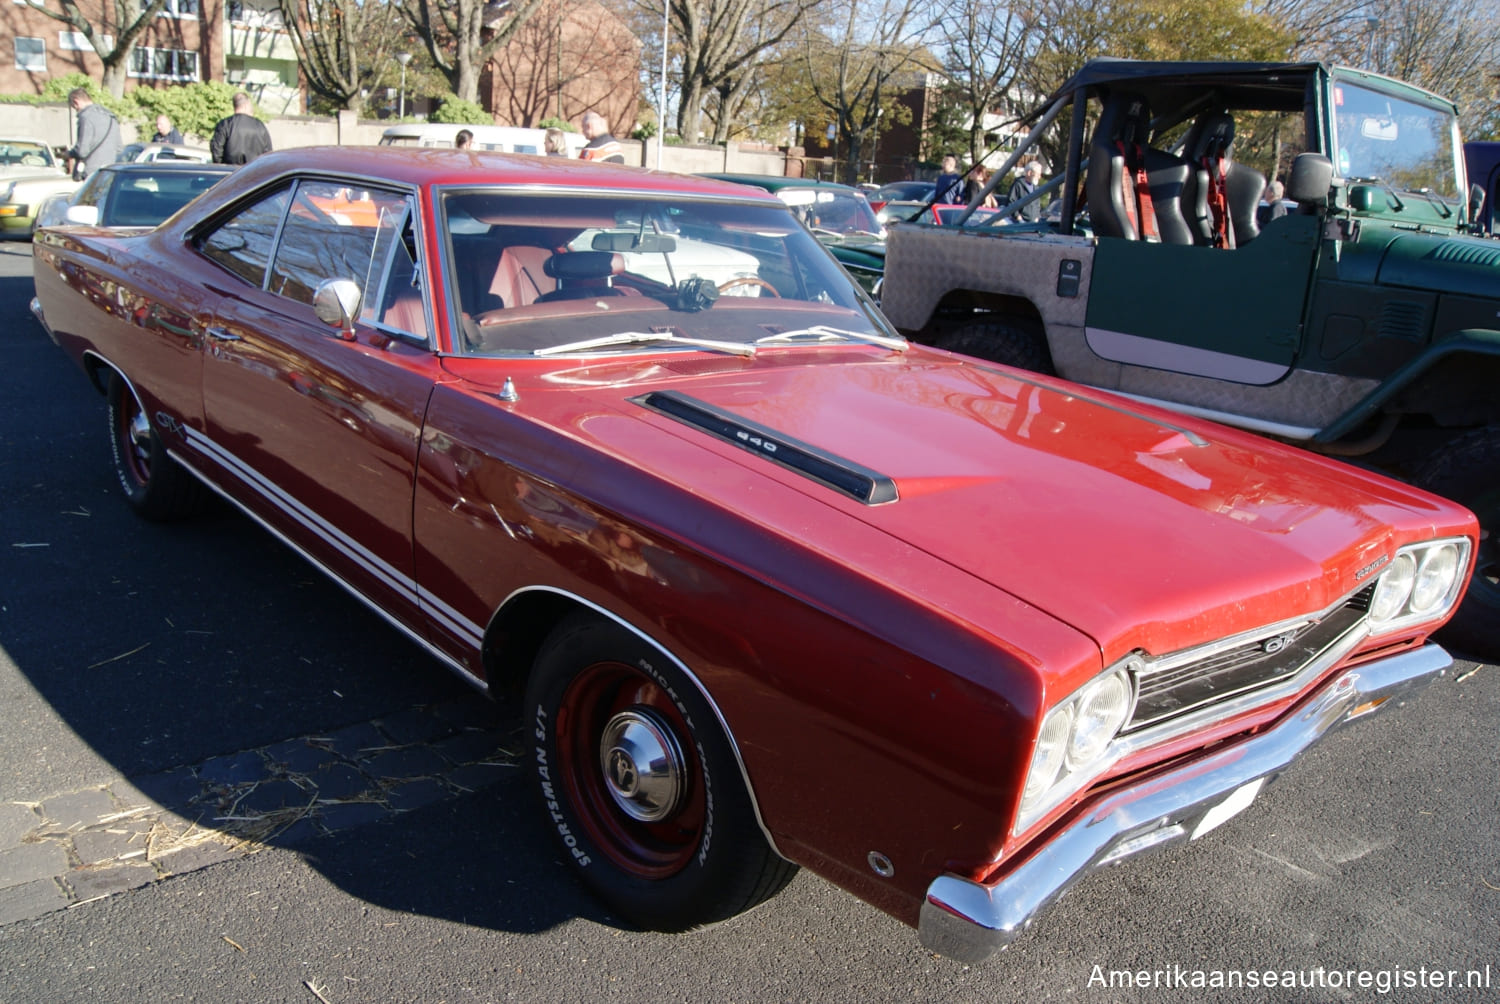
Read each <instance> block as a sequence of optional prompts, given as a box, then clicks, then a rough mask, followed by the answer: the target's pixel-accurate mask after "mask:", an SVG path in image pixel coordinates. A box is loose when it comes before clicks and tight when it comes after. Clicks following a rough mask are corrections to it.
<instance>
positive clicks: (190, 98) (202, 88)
mask: <svg viewBox="0 0 1500 1004" xmlns="http://www.w3.org/2000/svg"><path fill="white" fill-rule="evenodd" d="M234 92H235V88H233V87H231V86H230V85H229V84H226V83H224V82H223V81H220V80H209V81H205V82H204V83H199V84H181V85H178V86H174V87H161V88H156V87H137V88H136V89H135V90H133V91H131V92H130V95H129V96H130V97H132V98H134V99H135V102H136V104H137V105H139V111H138V112H137V114H136V115H135V116H133V121H135V123H136V124H137V125H139V126H141V127H143V128H144V129H145V135H147V136H150V135H151V133H152V132H153V131H155V122H156V116H158V115H165V116H166V117H167V118H169V119H171V120H172V124H173V125H174V126H176V127H177V129H178V131H180V132H181V133H182V135H183V136H188V135H197V136H199V137H201V138H202V139H203V140H204V141H205V142H206V141H207V140H208V138H209V137H210V136H212V135H213V134H214V126H215V125H216V124H217V123H218V121H219V120H220V119H221V118H224V117H225V116H226V115H233V114H234ZM260 117H261V118H267V117H268V116H265V115H260Z"/></svg>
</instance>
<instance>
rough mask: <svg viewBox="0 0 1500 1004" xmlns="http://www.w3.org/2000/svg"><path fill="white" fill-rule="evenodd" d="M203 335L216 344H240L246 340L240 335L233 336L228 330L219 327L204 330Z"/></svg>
mask: <svg viewBox="0 0 1500 1004" xmlns="http://www.w3.org/2000/svg"><path fill="white" fill-rule="evenodd" d="M203 333H204V334H205V335H207V336H208V337H209V339H210V340H211V341H215V342H239V341H243V340H244V339H242V338H241V337H240V336H239V335H235V334H231V333H230V331H229V329H228V328H221V327H219V326H217V325H212V326H210V327H207V328H204V329H203Z"/></svg>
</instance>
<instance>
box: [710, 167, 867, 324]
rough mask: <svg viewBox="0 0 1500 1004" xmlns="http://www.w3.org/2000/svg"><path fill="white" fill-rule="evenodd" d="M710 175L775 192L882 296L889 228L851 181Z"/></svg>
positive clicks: (853, 272)
mask: <svg viewBox="0 0 1500 1004" xmlns="http://www.w3.org/2000/svg"><path fill="white" fill-rule="evenodd" d="M703 177H705V178H716V179H718V180H719V181H730V182H734V183H735V184H737V185H752V186H754V187H756V188H761V189H764V190H765V191H767V192H771V193H772V194H774V195H775V196H776V197H777V198H779V199H780V200H781V201H782V202H784V203H786V204H787V205H788V206H791V207H792V212H793V213H794V214H796V216H797V218H798V219H799V220H801V221H802V222H803V224H804V225H806V226H807V228H808V229H809V230H811V231H812V232H813V234H814V235H815V236H816V237H817V238H818V240H819V241H821V242H822V243H823V244H824V245H825V246H826V247H827V248H828V250H830V251H832V252H833V256H834V257H835V258H837V259H838V260H839V264H840V265H842V266H844V268H845V269H847V270H848V272H849V274H850V275H852V276H854V278H855V279H856V280H857V281H858V282H859V284H860V286H862V287H863V288H864V290H865V292H867V293H869V294H870V295H872V296H874V297H875V298H876V299H877V300H878V299H879V297H880V279H881V276H882V275H884V274H885V227H883V226H881V224H880V221H879V220H878V219H876V218H875V212H874V210H872V209H871V208H870V201H869V199H867V198H866V197H865V193H864V192H861V191H860V190H858V189H856V188H851V187H849V186H848V185H840V184H837V183H835V182H831V181H817V180H814V179H811V178H782V177H777V176H775V175H762V174H705V175H703Z"/></svg>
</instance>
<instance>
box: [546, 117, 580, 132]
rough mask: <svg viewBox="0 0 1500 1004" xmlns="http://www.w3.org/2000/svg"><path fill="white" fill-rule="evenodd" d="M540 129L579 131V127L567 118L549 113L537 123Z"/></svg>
mask: <svg viewBox="0 0 1500 1004" xmlns="http://www.w3.org/2000/svg"><path fill="white" fill-rule="evenodd" d="M536 127H537V128H538V129H561V130H562V131H563V132H577V131H578V127H577V126H575V125H574V124H573V123H571V122H569V121H568V120H567V119H560V118H558V117H557V116H556V115H549V116H547V117H546V118H544V119H542V120H541V121H540V122H538V123H537V124H536Z"/></svg>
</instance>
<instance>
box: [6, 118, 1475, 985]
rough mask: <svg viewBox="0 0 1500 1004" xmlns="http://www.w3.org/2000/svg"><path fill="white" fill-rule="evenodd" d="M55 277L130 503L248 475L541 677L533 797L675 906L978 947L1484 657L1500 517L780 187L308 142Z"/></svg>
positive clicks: (650, 893) (469, 651) (963, 953)
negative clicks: (1186, 382)
mask: <svg viewBox="0 0 1500 1004" xmlns="http://www.w3.org/2000/svg"><path fill="white" fill-rule="evenodd" d="M35 274H36V290H37V300H36V302H35V303H34V305H33V308H34V309H35V310H36V312H37V314H38V316H39V317H41V318H42V319H43V323H44V324H45V325H46V327H47V329H48V330H49V331H50V333H51V335H52V337H53V339H54V340H55V341H56V342H57V343H58V344H59V345H60V346H62V347H63V348H64V349H65V350H66V351H67V352H68V353H69V354H70V355H72V356H73V357H74V358H75V359H76V360H77V361H78V363H79V364H80V366H81V367H82V368H83V370H84V372H85V373H87V374H88V377H89V378H90V379H91V380H92V381H93V383H94V385H95V386H96V387H97V388H98V389H99V390H100V391H101V392H102V394H103V395H104V397H105V399H106V401H107V403H108V409H109V414H110V429H111V432H112V440H111V442H112V446H113V455H114V466H115V469H116V471H117V473H118V476H119V480H120V484H121V486H122V487H123V489H124V493H125V496H126V498H127V499H128V500H129V502H130V504H131V505H132V506H134V507H135V508H136V509H137V510H138V511H139V512H140V514H141V515H142V516H144V517H147V518H151V519H167V518H175V517H181V516H185V515H188V514H190V513H191V512H192V511H193V509H194V508H195V507H196V506H197V505H198V504H199V503H200V502H201V501H203V499H204V497H205V494H206V491H212V492H216V493H218V494H219V495H221V496H223V497H224V498H226V499H228V500H230V501H231V502H233V503H234V504H235V505H237V506H238V507H240V508H241V509H242V510H244V512H246V513H247V514H248V515H249V516H250V517H251V518H253V519H255V520H256V521H257V522H259V523H260V524H262V525H263V526H264V527H265V528H266V529H267V530H268V531H270V533H272V534H273V535H275V536H276V537H277V538H278V539H280V540H281V541H283V542H284V543H285V544H286V545H287V546H289V547H291V548H293V549H295V550H296V551H297V552H299V553H300V554H302V555H303V556H304V557H306V558H307V559H308V560H309V561H310V562H312V563H313V564H314V565H316V566H317V567H318V568H319V569H321V570H322V571H323V572H325V573H326V574H327V575H328V576H330V577H331V578H332V579H334V580H335V581H336V582H338V583H339V584H340V585H341V586H343V587H344V588H345V589H347V590H348V591H349V592H350V593H352V594H354V595H355V596H356V597H358V598H359V599H361V600H362V601H364V602H365V603H366V604H368V605H369V607H370V608H371V609H373V610H375V611H376V612H378V613H379V614H380V615H381V616H383V617H385V618H386V619H387V620H388V621H390V622H391V623H392V624H393V625H395V626H396V627H397V628H398V629H400V630H401V631H402V632H404V633H405V634H406V635H408V636H409V637H410V638H411V639H412V640H414V641H415V642H416V643H417V644H419V645H421V646H423V647H424V648H425V649H427V651H429V652H430V653H431V654H432V655H433V656H434V657H436V658H437V659H438V660H439V661H441V662H442V663H443V664H444V665H446V666H447V667H448V668H450V669H451V670H453V671H454V672H456V673H458V674H459V675H460V676H462V677H463V678H465V679H466V680H468V681H469V682H470V683H472V684H473V685H474V686H475V687H477V688H480V689H481V690H486V691H489V690H492V689H493V690H495V691H496V692H499V691H500V690H501V689H502V688H514V689H515V690H517V691H519V692H524V694H525V695H526V697H525V704H524V708H525V711H524V714H525V722H526V727H527V730H528V734H529V736H530V738H531V743H530V745H531V747H532V751H531V753H530V754H529V756H530V759H531V760H532V767H533V769H534V772H535V784H536V789H537V792H538V795H539V796H540V811H542V812H543V813H544V815H545V818H546V820H547V821H548V823H549V825H550V827H551V828H552V830H553V831H554V832H555V833H556V837H557V839H558V840H559V841H560V843H561V845H562V847H563V848H564V849H565V851H564V853H565V855H566V857H567V860H569V861H570V862H571V865H572V867H573V869H574V870H575V871H576V873H577V874H578V876H579V877H580V878H581V879H582V881H583V882H585V883H586V884H587V885H588V886H589V887H590V888H591V889H592V890H593V891H594V892H595V893H596V894H597V895H599V896H600V897H601V898H602V899H603V900H604V901H605V902H606V903H607V904H608V905H609V906H610V907H611V908H612V909H613V910H615V911H616V912H617V913H618V914H620V915H622V916H624V917H626V918H628V919H630V920H631V921H633V922H635V923H638V924H641V925H644V926H648V927H652V928H657V929H662V930H681V929H685V928H690V927H693V926H696V925H700V924H705V923H711V922H713V921H716V920H721V919H723V918H726V917H729V916H731V915H733V914H736V913H738V912H740V911H743V910H745V909H748V908H749V907H751V906H754V905H755V904H756V903H758V902H760V901H762V900H764V899H766V898H767V897H769V896H771V895H772V894H774V893H775V892H776V891H777V890H778V889H779V888H781V887H782V886H783V885H784V884H785V883H786V882H787V880H788V879H789V878H790V876H791V874H792V872H793V871H794V870H795V869H796V867H797V866H799V865H800V866H805V867H807V868H810V869H812V870H813V871H815V872H816V873H817V874H819V875H821V876H823V877H825V878H827V879H828V880H829V881H831V882H834V883H836V884H838V885H839V886H842V887H843V888H845V889H848V890H850V891H851V892H853V893H854V894H855V895H857V896H859V897H860V898H862V899H864V900H866V901H868V902H869V903H871V904H873V905H875V906H876V907H878V908H880V909H882V910H885V911H888V912H889V913H891V914H893V915H894V916H896V917H898V918H900V919H902V920H904V921H905V922H907V923H909V924H912V925H915V926H916V927H917V928H918V930H919V933H920V937H921V940H922V942H923V944H925V945H927V946H928V947H929V948H931V949H933V950H935V951H937V952H940V953H942V954H944V955H948V956H951V957H954V958H957V959H962V960H978V959H981V958H984V957H985V956H987V955H989V954H990V953H991V952H993V951H994V950H995V949H997V948H999V947H1001V946H1003V945H1005V944H1006V943H1008V942H1010V941H1011V940H1013V939H1014V938H1016V937H1017V936H1018V935H1019V934H1020V933H1021V932H1022V931H1023V930H1024V929H1025V928H1026V927H1027V926H1028V925H1029V924H1030V923H1031V922H1032V921H1033V920H1034V919H1035V918H1036V917H1037V916H1039V915H1040V914H1041V913H1042V912H1043V911H1044V910H1045V909H1046V907H1047V906H1048V905H1049V904H1050V903H1051V902H1052V901H1054V900H1055V899H1056V898H1057V897H1058V896H1059V895H1061V894H1062V893H1063V892H1064V891H1065V890H1066V889H1067V888H1068V887H1069V886H1070V885H1071V884H1072V883H1073V882H1075V881H1077V880H1079V879H1081V878H1082V877H1084V876H1085V875H1087V874H1089V873H1090V872H1091V871H1093V870H1095V869H1097V868H1100V867H1103V866H1105V865H1107V864H1112V863H1115V862H1118V861H1120V860H1121V859H1123V858H1126V857H1128V856H1130V855H1133V854H1136V853H1138V852H1141V851H1144V850H1147V849H1148V848H1153V847H1156V846H1158V845H1162V844H1168V843H1172V842H1177V841H1185V840H1190V839H1193V838H1196V837H1199V836H1202V835H1203V834H1205V833H1207V832H1208V831H1209V830H1211V829H1213V828H1214V827H1216V826H1218V825H1220V824H1221V823H1223V822H1224V821H1225V820H1226V819H1228V818H1230V817H1231V816H1233V815H1234V814H1235V813H1237V812H1239V811H1240V810H1242V809H1244V808H1245V807H1246V806H1247V805H1249V804H1250V802H1251V801H1252V800H1253V799H1254V798H1255V797H1256V796H1257V794H1258V793H1259V792H1260V790H1261V788H1262V786H1263V784H1264V783H1265V782H1266V781H1267V780H1268V779H1270V778H1272V777H1274V776H1275V775H1276V774H1277V773H1279V772H1280V771H1281V770H1282V769H1283V768H1285V767H1287V766H1288V765H1289V764H1290V763H1291V762H1292V761H1293V760H1294V759H1296V758H1297V756H1298V755H1299V754H1300V753H1301V752H1302V751H1303V750H1305V749H1307V748H1308V747H1309V746H1310V745H1312V744H1313V743H1315V742H1317V741H1318V740H1319V739H1320V738H1321V737H1323V736H1324V735H1326V734H1328V733H1329V732H1331V731H1332V730H1335V729H1337V728H1338V727H1340V726H1342V725H1343V724H1345V723H1347V722H1350V721H1352V720H1354V719H1358V718H1363V717H1365V716H1367V715H1369V714H1370V713H1371V712H1374V711H1376V710H1377V709H1382V708H1390V707H1395V706H1396V705H1398V704H1400V703H1402V699H1403V698H1404V697H1405V696H1406V695H1408V694H1409V693H1411V692H1412V691H1413V690H1414V689H1415V688H1418V687H1420V686H1421V685H1423V684H1425V683H1428V682H1429V681H1431V680H1433V679H1434V678H1436V677H1438V676H1441V675H1442V674H1443V672H1444V670H1445V669H1446V668H1447V667H1448V666H1449V665H1450V663H1451V660H1450V658H1449V656H1448V655H1447V654H1446V653H1445V652H1444V651H1443V650H1442V649H1441V648H1439V647H1437V646H1435V645H1433V644H1431V643H1430V642H1429V641H1428V640H1427V639H1428V636H1429V635H1430V634H1431V633H1432V631H1433V630H1434V629H1435V628H1436V627H1438V626H1439V625H1440V624H1442V623H1443V622H1444V621H1445V620H1446V619H1447V617H1448V615H1449V613H1450V612H1451V611H1452V609H1453V607H1454V604H1455V603H1456V602H1457V601H1458V599H1459V595H1460V594H1461V592H1462V591H1463V588H1464V584H1465V582H1466V581H1467V577H1468V574H1469V571H1470V566H1471V564H1472V561H1473V553H1474V547H1475V540H1476V534H1477V532H1478V531H1477V527H1476V524H1475V521H1474V519H1473V517H1472V516H1471V515H1470V514H1469V513H1468V512H1466V511H1465V510H1463V509H1462V508H1460V507H1458V506H1456V505H1453V504H1451V503H1448V502H1445V501H1443V500H1441V499H1438V498H1435V497H1433V496H1431V495H1427V494H1424V493H1423V492H1421V491H1419V490H1417V489H1415V488H1411V487H1409V486H1407V485H1402V484H1397V483H1395V482H1392V481H1389V480H1386V479H1384V478H1381V477H1377V476H1375V475H1373V474H1369V473H1365V472H1362V471H1358V470H1354V469H1352V468H1349V467H1345V466H1342V465H1340V464H1337V463H1334V462H1331V461H1328V460H1324V459H1320V458H1317V457H1313V456H1311V455H1309V454H1305V453H1301V452H1299V451H1296V450H1293V449H1287V448H1282V447H1279V446H1277V445H1274V444H1271V443H1268V442H1267V441H1266V440H1264V439H1260V438H1258V437H1257V438H1252V437H1249V436H1246V435H1241V434H1239V433H1236V432H1233V431H1231V430H1228V429H1224V428H1220V427H1217V426H1214V425H1211V424H1207V423H1204V422H1199V421H1195V420H1193V419H1190V418H1184V417H1182V416H1180V415H1175V414H1171V413H1168V412H1164V411H1158V410H1154V409H1151V408H1148V407H1145V406H1143V405H1140V404H1136V403H1133V402H1130V401H1127V400H1125V399H1122V398H1116V397H1111V396H1110V395H1108V394H1106V393H1103V392H1097V391H1090V390H1083V389H1080V388H1078V387H1074V386H1071V385H1068V384H1066V383H1063V382H1061V381H1058V380H1054V379H1049V378H1043V377H1038V376H1034V375H1030V374H1025V373H1021V372H1017V371H1012V370H1009V369H1005V368H1004V367H1000V366H995V365H990V364H986V363H979V362H974V361H971V360H966V359H963V358H961V357H958V356H953V355H950V354H948V353H944V352H938V351H935V350H929V349H924V348H920V347H917V346H914V345H908V344H907V343H906V342H905V341H904V340H903V339H901V338H900V337H898V336H897V335H896V334H895V333H894V332H893V330H892V329H891V328H890V327H889V326H888V325H887V323H886V322H885V321H884V319H883V318H882V317H881V316H880V314H879V313H878V311H877V310H876V309H875V308H874V307H873V305H872V304H871V302H870V301H869V300H868V299H867V298H866V297H865V296H864V294H863V293H861V292H860V290H859V288H858V287H857V286H856V285H855V283H854V282H853V281H851V280H850V278H849V277H848V276H847V275H846V274H845V273H844V272H843V271H842V270H841V269H840V268H839V266H838V265H837V263H836V262H835V261H834V260H833V259H832V258H831V257H830V256H829V255H828V253H827V252H826V251H825V250H824V249H823V248H822V247H821V246H820V245H819V243H818V242H817V240H815V239H814V238H813V237H812V235H811V234H809V233H808V232H807V231H806V230H805V229H803V228H802V227H801V226H800V225H799V224H798V223H797V222H796V220H795V219H794V218H793V217H792V215H791V214H790V211H789V210H788V209H787V208H786V207H785V206H784V205H782V204H781V203H780V202H779V201H777V199H776V198H775V197H774V196H772V195H768V194H766V193H763V192H759V191H755V190H751V189H748V188H743V187H739V186H734V185H728V184H723V183H719V182H714V181H709V180H706V179H701V178H683V177H673V176H669V175H663V174H659V173H653V172H649V171H644V170H639V169H634V168H615V167H610V166H601V165H595V164H586V163H577V162H570V161H560V160H546V159H541V158H531V157H525V156H514V155H503V154H490V153H470V152H467V151H457V150H400V149H394V148H392V149H380V150H374V149H353V148H351V149H304V150H290V151H286V152H282V153H276V154H272V155H269V156H266V157H262V158H260V159H259V160H257V161H255V163H253V164H251V165H248V166H246V167H244V168H241V169H240V170H239V171H238V172H236V173H235V174H234V175H233V176H232V177H230V178H229V179H227V180H225V181H224V182H222V183H221V184H220V185H219V186H218V187H216V188H215V189H214V190H213V192H212V193H211V195H210V196H209V197H207V198H205V199H200V200H198V201H197V202H195V203H193V204H191V205H189V206H188V207H187V208H185V209H184V210H182V211H181V212H179V213H178V214H177V215H176V216H174V217H173V218H171V219H170V220H168V221H167V222H166V223H165V224H163V225H162V226H161V227H160V228H159V229H157V230H155V231H152V232H149V233H144V234H141V233H133V234H124V235H122V234H120V233H114V232H109V231H106V230H102V229H88V228H79V227H63V228H59V229H56V230H51V231H46V232H43V233H40V234H38V236H37V239H36V244H35Z"/></svg>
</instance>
